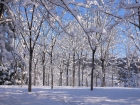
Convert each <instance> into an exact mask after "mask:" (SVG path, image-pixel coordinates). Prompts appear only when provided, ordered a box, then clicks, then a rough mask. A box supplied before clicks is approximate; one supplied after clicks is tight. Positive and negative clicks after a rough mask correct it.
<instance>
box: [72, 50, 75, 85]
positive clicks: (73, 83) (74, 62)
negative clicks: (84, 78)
mask: <svg viewBox="0 0 140 105" xmlns="http://www.w3.org/2000/svg"><path fill="white" fill-rule="evenodd" d="M72 75H73V82H72V83H73V84H72V86H73V87H74V86H75V51H74V53H73V74H72Z"/></svg>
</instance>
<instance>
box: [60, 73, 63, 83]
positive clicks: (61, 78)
mask: <svg viewBox="0 0 140 105" xmlns="http://www.w3.org/2000/svg"><path fill="white" fill-rule="evenodd" d="M62 74H63V72H62V71H60V78H59V86H62Z"/></svg>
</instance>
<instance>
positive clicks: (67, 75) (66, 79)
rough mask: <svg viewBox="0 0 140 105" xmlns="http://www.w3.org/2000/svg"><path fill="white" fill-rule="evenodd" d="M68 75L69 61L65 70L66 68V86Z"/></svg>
mask: <svg viewBox="0 0 140 105" xmlns="http://www.w3.org/2000/svg"><path fill="white" fill-rule="evenodd" d="M68 76H69V63H67V70H66V86H68V82H69V80H68Z"/></svg>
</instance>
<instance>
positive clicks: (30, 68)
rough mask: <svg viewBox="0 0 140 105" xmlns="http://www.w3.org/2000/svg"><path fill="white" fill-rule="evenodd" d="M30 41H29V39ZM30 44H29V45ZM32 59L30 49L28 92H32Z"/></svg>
mask: <svg viewBox="0 0 140 105" xmlns="http://www.w3.org/2000/svg"><path fill="white" fill-rule="evenodd" d="M30 41H31V39H30ZM30 44H31V43H30ZM32 58H33V50H32V48H31V47H30V58H29V83H28V92H31V91H32V90H31V89H32V87H31V86H32Z"/></svg>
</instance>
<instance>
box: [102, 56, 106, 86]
mask: <svg viewBox="0 0 140 105" xmlns="http://www.w3.org/2000/svg"><path fill="white" fill-rule="evenodd" d="M101 62H102V65H101V66H102V73H103V74H102V75H103V78H102V87H105V86H106V83H105V65H104V62H105V60H104V59H102V58H101Z"/></svg>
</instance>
